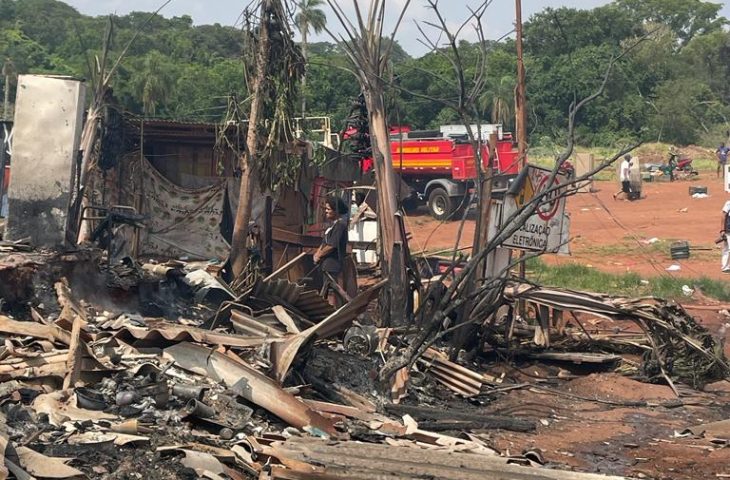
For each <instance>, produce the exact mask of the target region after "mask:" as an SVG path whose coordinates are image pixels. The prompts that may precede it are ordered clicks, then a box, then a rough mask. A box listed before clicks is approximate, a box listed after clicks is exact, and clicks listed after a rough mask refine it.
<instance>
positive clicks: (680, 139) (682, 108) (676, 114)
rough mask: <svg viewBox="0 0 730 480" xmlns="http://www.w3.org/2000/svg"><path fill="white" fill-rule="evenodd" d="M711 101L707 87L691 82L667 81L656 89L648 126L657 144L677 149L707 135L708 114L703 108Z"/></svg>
mask: <svg viewBox="0 0 730 480" xmlns="http://www.w3.org/2000/svg"><path fill="white" fill-rule="evenodd" d="M713 100H714V98H713V96H712V92H711V91H710V89H709V87H708V86H707V85H705V84H703V83H699V82H697V81H695V80H694V79H693V78H679V79H676V80H669V81H667V82H665V83H663V84H662V85H660V86H659V88H657V91H656V99H655V101H654V105H655V109H656V113H655V114H654V116H653V117H652V119H651V122H650V125H651V127H652V129H653V134H654V135H656V138H657V140H658V141H664V142H671V143H676V144H679V145H688V144H691V143H697V142H698V141H699V140H700V137H701V135H702V134H703V133H707V132H708V131H709V129H708V125H709V123H710V121H711V112H709V111H708V109H707V108H706V104H707V103H708V102H712V101H713Z"/></svg>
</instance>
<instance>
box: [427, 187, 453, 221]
mask: <svg viewBox="0 0 730 480" xmlns="http://www.w3.org/2000/svg"><path fill="white" fill-rule="evenodd" d="M453 209H454V205H453V201H452V200H451V197H449V194H448V193H446V190H444V189H443V188H435V189H433V190H432V191H431V193H430V194H429V195H428V210H429V212H431V216H432V217H433V218H435V219H436V220H446V219H447V218H449V216H451V213H452V212H453Z"/></svg>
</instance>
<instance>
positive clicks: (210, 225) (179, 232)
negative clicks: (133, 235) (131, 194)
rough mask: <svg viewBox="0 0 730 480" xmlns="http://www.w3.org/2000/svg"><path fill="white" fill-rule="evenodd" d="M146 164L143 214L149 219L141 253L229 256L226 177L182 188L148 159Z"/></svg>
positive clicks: (167, 255)
mask: <svg viewBox="0 0 730 480" xmlns="http://www.w3.org/2000/svg"><path fill="white" fill-rule="evenodd" d="M142 163H143V167H142V213H143V214H145V215H147V216H148V220H147V222H146V225H147V228H145V229H144V230H143V232H142V237H141V242H140V243H141V248H140V250H141V252H142V253H143V254H148V255H161V256H166V257H182V256H185V257H188V258H191V259H213V258H218V259H224V258H226V257H227V256H228V254H229V251H230V246H229V245H228V242H226V241H225V239H224V238H223V236H222V235H221V232H220V223H221V219H222V218H223V209H224V207H223V202H224V201H225V192H226V182H225V180H222V181H220V182H218V183H216V184H215V185H212V186H209V187H205V188H200V189H187V188H182V187H179V186H177V185H175V184H174V183H172V182H171V181H169V180H168V179H166V178H165V177H163V176H162V175H161V174H160V173H159V172H158V171H157V170H156V169H155V168H154V167H153V166H152V165H151V164H150V163H149V162H148V161H147V160H144V161H143V162H142Z"/></svg>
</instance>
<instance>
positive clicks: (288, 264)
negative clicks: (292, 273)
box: [264, 252, 309, 282]
mask: <svg viewBox="0 0 730 480" xmlns="http://www.w3.org/2000/svg"><path fill="white" fill-rule="evenodd" d="M307 255H309V253H307V252H302V253H300V254H299V255H297V256H296V257H294V258H292V259H291V260H289V261H288V262H286V263H285V264H284V265H282V266H281V267H279V268H277V269H276V271H274V272H271V275H269V276H268V277H266V278H264V282H268V281H270V280H273V279H275V278H276V277H278V276H279V275H281V274H283V273H286V272H288V271H289V270H291V269H292V268H293V267H294V266H296V264H297V263H299V261H300V260H301V259H302V258H304V257H306V256H307Z"/></svg>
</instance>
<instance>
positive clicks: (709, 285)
mask: <svg viewBox="0 0 730 480" xmlns="http://www.w3.org/2000/svg"><path fill="white" fill-rule="evenodd" d="M527 270H528V274H527V277H528V279H529V280H531V281H534V282H536V283H538V284H540V285H545V286H554V287H561V288H569V289H572V290H584V291H588V292H595V293H605V294H608V295H619V296H627V297H643V296H648V295H653V296H656V297H660V298H665V299H677V300H683V299H686V297H684V295H683V294H682V286H683V285H688V286H690V287H691V288H695V287H698V288H700V290H702V293H704V294H705V295H707V296H708V297H712V298H716V299H717V300H720V301H730V284H728V283H727V282H723V281H720V280H713V279H711V278H707V277H700V278H683V277H669V276H659V277H651V278H648V279H642V278H641V276H640V275H639V274H637V273H622V274H613V273H606V272H602V271H600V270H596V269H595V268H589V267H586V266H585V265H581V264H578V263H568V264H564V265H556V266H550V265H547V264H546V263H545V262H543V261H542V260H540V259H538V258H533V259H530V260H529V261H528V262H527Z"/></svg>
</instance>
